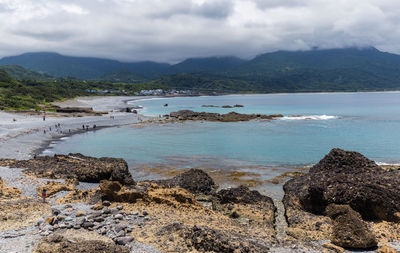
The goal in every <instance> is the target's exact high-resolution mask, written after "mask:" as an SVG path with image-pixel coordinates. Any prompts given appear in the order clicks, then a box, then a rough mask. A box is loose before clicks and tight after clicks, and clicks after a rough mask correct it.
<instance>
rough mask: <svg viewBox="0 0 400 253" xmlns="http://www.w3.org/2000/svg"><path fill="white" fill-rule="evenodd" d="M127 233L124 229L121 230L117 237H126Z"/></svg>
mask: <svg viewBox="0 0 400 253" xmlns="http://www.w3.org/2000/svg"><path fill="white" fill-rule="evenodd" d="M125 235H126V233H125V231H124V230H121V231H119V232H118V233H117V237H124V236H125Z"/></svg>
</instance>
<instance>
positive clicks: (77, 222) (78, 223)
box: [76, 217, 86, 225]
mask: <svg viewBox="0 0 400 253" xmlns="http://www.w3.org/2000/svg"><path fill="white" fill-rule="evenodd" d="M85 221H86V219H85V218H84V217H80V218H78V219H76V224H77V225H82V224H83V223H84V222H85Z"/></svg>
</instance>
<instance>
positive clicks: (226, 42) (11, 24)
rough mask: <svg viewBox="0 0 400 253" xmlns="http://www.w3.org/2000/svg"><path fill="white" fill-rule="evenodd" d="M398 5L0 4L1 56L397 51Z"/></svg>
mask: <svg viewBox="0 0 400 253" xmlns="http://www.w3.org/2000/svg"><path fill="white" fill-rule="evenodd" d="M399 11H400V1H399V0H84V1H83V0H0V20H1V22H0V57H3V56H8V55H15V54H20V53H24V52H36V51H53V52H59V53H62V54H66V55H76V56H95V57H106V58H112V59H118V60H122V61H139V60H153V61H159V62H164V61H167V62H177V61H180V60H182V59H185V58H189V57H207V56H223V55H235V56H238V57H242V58H250V57H253V56H255V55H257V54H260V53H264V52H271V51H276V50H304V49H309V48H312V47H316V46H317V47H320V48H334V47H348V46H360V47H362V46H375V47H377V48H378V49H380V50H383V51H388V52H393V53H400V14H399Z"/></svg>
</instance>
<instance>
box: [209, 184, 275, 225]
mask: <svg viewBox="0 0 400 253" xmlns="http://www.w3.org/2000/svg"><path fill="white" fill-rule="evenodd" d="M213 209H214V210H216V211H219V212H221V213H222V214H224V215H227V216H229V217H231V218H233V219H237V220H238V221H240V222H241V223H243V224H246V223H249V222H251V223H258V224H260V225H262V226H264V227H265V228H266V229H267V228H268V229H271V230H273V229H274V223H275V212H276V207H275V205H274V202H273V200H272V199H271V198H270V197H268V196H264V195H262V194H260V193H259V192H258V191H254V190H253V191H252V190H250V189H249V188H248V187H246V186H239V187H235V188H229V189H223V190H220V191H219V192H218V193H217V194H216V195H215V198H214V199H213Z"/></svg>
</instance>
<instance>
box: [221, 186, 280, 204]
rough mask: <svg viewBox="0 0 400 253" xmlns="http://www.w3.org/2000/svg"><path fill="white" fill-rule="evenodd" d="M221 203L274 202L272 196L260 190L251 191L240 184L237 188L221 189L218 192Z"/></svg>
mask: <svg viewBox="0 0 400 253" xmlns="http://www.w3.org/2000/svg"><path fill="white" fill-rule="evenodd" d="M217 197H218V198H219V200H220V202H221V204H227V203H244V204H255V203H257V202H270V203H272V204H273V203H274V202H273V201H272V199H271V198H270V197H267V196H264V195H261V194H260V193H259V192H258V191H251V190H250V189H249V188H248V187H246V186H243V185H241V186H239V187H236V188H229V189H223V190H220V191H219V192H218V193H217Z"/></svg>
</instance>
